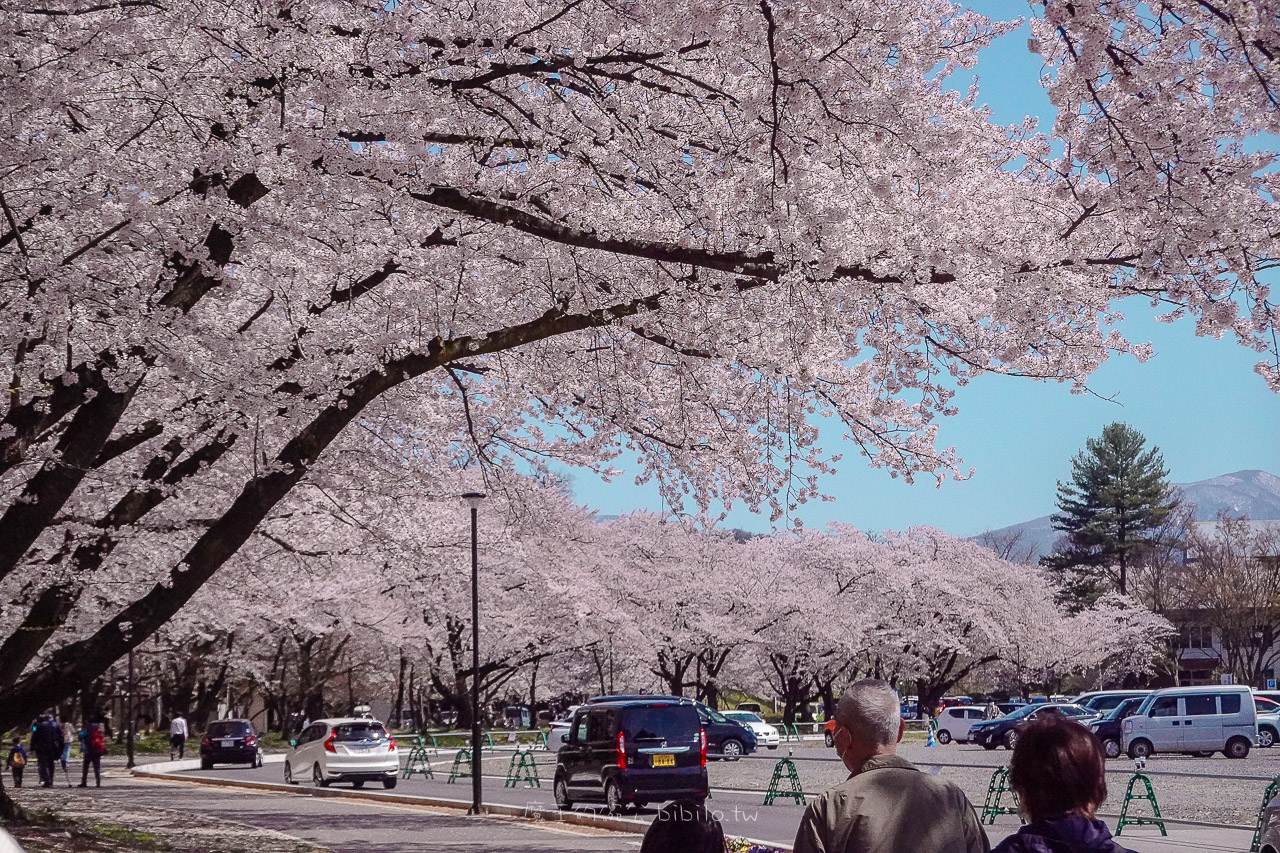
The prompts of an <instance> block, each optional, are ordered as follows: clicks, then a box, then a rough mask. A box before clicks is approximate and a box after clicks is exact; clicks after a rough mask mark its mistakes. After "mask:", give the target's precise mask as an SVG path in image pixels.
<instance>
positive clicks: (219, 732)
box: [200, 720, 262, 770]
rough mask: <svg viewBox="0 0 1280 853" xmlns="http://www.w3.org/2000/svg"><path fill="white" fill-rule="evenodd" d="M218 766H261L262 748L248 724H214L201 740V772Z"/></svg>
mask: <svg viewBox="0 0 1280 853" xmlns="http://www.w3.org/2000/svg"><path fill="white" fill-rule="evenodd" d="M215 764H248V765H249V766H250V767H261V766H262V744H261V742H260V741H259V740H258V733H257V732H255V731H254V730H253V723H251V722H249V721H248V720H215V721H214V722H212V723H210V724H209V727H208V728H206V729H205V730H204V737H202V738H200V769H201V770H212V769H213V765H215Z"/></svg>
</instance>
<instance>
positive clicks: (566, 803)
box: [552, 776, 573, 809]
mask: <svg viewBox="0 0 1280 853" xmlns="http://www.w3.org/2000/svg"><path fill="white" fill-rule="evenodd" d="M552 791H553V792H554V795H555V798H556V808H558V809H571V808H573V800H571V799H569V786H568V784H566V783H565V781H564V777H563V776H556V781H555V785H553V786H552Z"/></svg>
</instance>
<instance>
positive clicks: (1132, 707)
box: [1103, 699, 1142, 720]
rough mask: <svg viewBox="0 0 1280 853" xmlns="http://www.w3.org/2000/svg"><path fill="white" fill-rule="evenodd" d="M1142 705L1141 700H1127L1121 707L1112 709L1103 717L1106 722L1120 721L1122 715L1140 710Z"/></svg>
mask: <svg viewBox="0 0 1280 853" xmlns="http://www.w3.org/2000/svg"><path fill="white" fill-rule="evenodd" d="M1141 704H1142V700H1141V699H1126V700H1124V701H1123V702H1121V703H1120V704H1119V705H1117V706H1115V707H1114V708H1112V709H1111V710H1110V711H1108V712H1107V713H1106V716H1105V717H1103V719H1105V720H1119V719H1120V718H1121V715H1122V714H1130V713H1132V712H1134V711H1136V710H1138V706H1139V705H1141Z"/></svg>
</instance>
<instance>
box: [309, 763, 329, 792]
mask: <svg viewBox="0 0 1280 853" xmlns="http://www.w3.org/2000/svg"><path fill="white" fill-rule="evenodd" d="M311 784H313V785H315V786H316V787H317V788H327V787H329V780H328V779H326V778H324V771H323V770H321V769H320V762H319V761H317V762H316V763H315V764H313V765H311Z"/></svg>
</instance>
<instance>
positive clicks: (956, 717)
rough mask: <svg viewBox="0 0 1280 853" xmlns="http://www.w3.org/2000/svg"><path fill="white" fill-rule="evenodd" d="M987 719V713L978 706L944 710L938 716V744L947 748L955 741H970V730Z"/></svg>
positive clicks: (960, 706)
mask: <svg viewBox="0 0 1280 853" xmlns="http://www.w3.org/2000/svg"><path fill="white" fill-rule="evenodd" d="M986 718H987V712H986V711H985V710H984V709H983V708H980V707H978V706H976V705H957V706H954V707H951V708H943V709H942V713H941V714H939V715H938V743H940V744H943V745H944V746H945V745H946V744H948V743H951V741H953V740H957V741H967V740H969V730H970V729H971V728H972V727H973V726H974V724H976V723H980V722H982V721H983V720H985V719H986Z"/></svg>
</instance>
